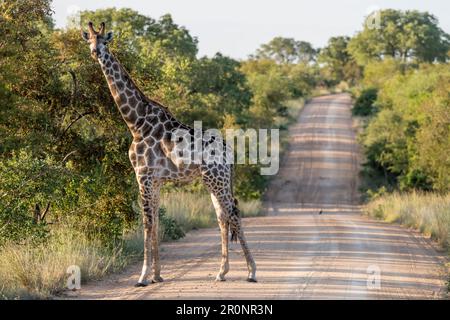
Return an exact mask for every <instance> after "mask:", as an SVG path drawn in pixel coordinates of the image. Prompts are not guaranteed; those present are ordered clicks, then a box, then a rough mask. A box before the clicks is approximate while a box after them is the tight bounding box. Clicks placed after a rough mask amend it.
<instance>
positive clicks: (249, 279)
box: [247, 278, 258, 282]
mask: <svg viewBox="0 0 450 320" xmlns="http://www.w3.org/2000/svg"><path fill="white" fill-rule="evenodd" d="M247 282H258V281H256V279H254V278H247Z"/></svg>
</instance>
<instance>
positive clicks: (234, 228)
mask: <svg viewBox="0 0 450 320" xmlns="http://www.w3.org/2000/svg"><path fill="white" fill-rule="evenodd" d="M88 30H89V31H88V32H84V31H82V37H83V39H84V40H85V41H86V42H88V43H89V47H90V50H91V56H92V58H93V59H94V60H97V61H98V62H99V63H100V66H101V69H102V71H103V74H104V75H105V78H106V81H107V83H108V86H109V89H110V91H111V94H112V96H113V98H114V101H115V103H116V105H117V107H118V108H119V111H120V113H121V115H122V118H123V119H124V121H125V123H126V124H127V126H128V128H129V130H130V131H131V134H132V135H133V142H132V144H131V146H130V149H129V158H130V161H131V164H132V166H133V168H134V171H135V174H136V179H137V182H138V184H139V191H140V196H141V199H142V204H143V221H144V263H143V267H142V272H141V276H140V278H139V281H138V283H137V284H136V286H146V285H147V284H148V278H149V276H150V268H152V271H153V277H152V279H151V282H161V281H163V279H162V278H161V275H160V271H161V267H160V262H159V251H158V250H159V248H158V247H159V244H158V224H159V221H158V210H159V198H160V188H161V185H162V184H164V183H165V182H167V181H192V180H193V179H195V178H197V177H201V178H202V181H203V183H204V184H205V186H206V188H207V189H208V190H209V192H210V194H211V199H212V202H213V205H214V208H215V210H216V214H217V219H218V222H219V227H220V231H221V237H222V262H221V266H220V270H219V273H218V274H217V277H216V280H217V281H224V280H225V275H226V274H227V273H228V270H229V261H228V260H229V259H228V233H229V232H231V240H232V241H237V240H238V239H239V242H240V244H241V247H242V250H243V252H244V255H245V259H246V262H247V267H248V277H247V280H248V281H250V282H256V264H255V261H254V260H253V257H252V254H251V253H250V250H249V248H248V245H247V241H246V239H245V236H244V231H243V229H242V225H241V218H240V213H239V209H238V207H237V200H236V199H235V197H234V196H233V187H232V165H231V164H228V163H222V162H211V161H207V162H206V161H204V160H202V161H201V162H200V163H197V162H193V163H188V164H186V163H181V162H179V161H177V159H176V157H174V156H173V155H174V151H175V146H174V143H173V140H172V137H173V135H174V134H176V132H179V131H180V130H184V132H187V134H188V135H191V137H190V138H191V139H190V141H193V140H194V138H195V137H194V130H193V129H192V128H190V127H188V126H186V125H185V124H183V123H181V122H180V121H178V120H177V119H176V118H175V117H174V116H173V115H172V114H171V113H170V111H169V110H168V109H167V108H166V107H164V106H162V105H161V104H159V103H157V102H156V101H154V100H152V99H149V98H148V97H146V96H145V95H144V93H143V92H142V91H141V90H140V89H139V88H138V87H137V85H136V84H135V83H134V81H133V80H132V79H131V77H130V75H129V74H128V73H127V72H126V70H125V68H124V67H123V66H122V65H121V64H120V62H119V61H118V60H117V59H116V58H115V57H114V55H113V54H112V53H111V52H110V51H109V49H108V47H107V44H108V43H109V42H110V41H111V40H112V37H113V34H112V32H108V33H106V34H105V23H104V22H102V24H101V26H100V29H99V31H98V32H97V31H95V30H94V27H93V24H92V22H89V26H88ZM211 143H212V141H211V140H209V139H207V141H205V140H203V141H202V144H203V149H202V150H204V149H205V148H207V147H208V145H211ZM226 152H227V151H226V148H225V151H224V153H226ZM193 153H195V151H193ZM196 156H197V157H198V156H199V155H195V154H193V157H196ZM200 157H201V155H200ZM225 157H226V155H225ZM201 159H202V157H201ZM150 260H152V261H150Z"/></svg>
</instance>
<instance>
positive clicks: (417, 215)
mask: <svg viewBox="0 0 450 320" xmlns="http://www.w3.org/2000/svg"><path fill="white" fill-rule="evenodd" d="M366 212H367V214H368V215H369V216H372V217H375V218H377V219H382V220H385V221H387V222H397V223H400V224H403V225H405V226H408V227H411V228H415V229H418V230H420V232H422V233H423V234H425V235H427V236H430V237H431V238H432V239H433V240H435V241H437V242H438V243H439V244H440V245H442V246H444V247H447V248H449V247H450V246H449V245H450V243H449V241H450V238H449V232H450V194H446V195H439V194H435V193H420V192H411V193H392V194H385V195H381V196H378V197H376V198H375V199H374V200H372V201H370V202H369V203H368V204H367V206H366Z"/></svg>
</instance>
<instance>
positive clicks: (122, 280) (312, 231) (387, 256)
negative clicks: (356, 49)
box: [76, 94, 445, 299]
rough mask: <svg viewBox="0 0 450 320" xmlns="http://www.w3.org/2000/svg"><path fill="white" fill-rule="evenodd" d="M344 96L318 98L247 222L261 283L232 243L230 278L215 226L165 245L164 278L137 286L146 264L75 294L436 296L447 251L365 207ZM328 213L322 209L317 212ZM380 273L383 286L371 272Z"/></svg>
mask: <svg viewBox="0 0 450 320" xmlns="http://www.w3.org/2000/svg"><path fill="white" fill-rule="evenodd" d="M350 108H351V100H350V97H349V96H348V95H346V94H338V95H329V96H323V97H319V98H315V99H313V100H312V101H310V103H308V104H307V105H306V106H305V107H304V109H303V110H302V112H301V114H300V117H299V119H298V123H297V124H296V125H294V126H293V127H292V128H291V130H290V136H291V144H290V147H289V150H288V151H287V152H286V154H285V156H284V158H283V162H282V167H281V169H280V172H279V174H278V175H277V177H276V178H274V180H273V181H272V184H271V186H270V188H269V192H268V194H267V196H266V202H265V203H266V208H267V209H266V210H267V211H268V214H267V216H264V217H258V218H248V219H244V226H245V231H246V235H247V239H248V242H249V245H250V248H251V249H252V251H253V254H254V257H255V260H256V263H257V266H258V272H257V277H258V283H248V282H246V281H245V278H246V275H247V272H246V266H245V262H244V257H243V255H242V252H241V250H240V247H239V245H237V244H232V245H231V251H230V272H229V274H228V275H227V281H226V282H214V278H215V275H216V272H217V271H218V268H219V263H220V236H219V231H218V228H211V229H204V230H197V231H193V232H190V233H189V234H188V235H187V237H186V238H184V239H182V240H181V241H178V242H172V243H165V244H163V245H162V276H163V277H164V278H165V282H163V283H158V284H153V285H150V286H148V287H146V288H134V287H133V285H134V284H135V283H136V281H137V279H138V276H139V273H140V267H141V264H140V263H139V264H137V265H134V266H131V267H130V268H128V269H127V270H126V271H125V272H123V273H121V274H115V275H112V276H110V277H108V278H106V279H104V280H102V281H99V282H91V283H89V284H87V285H85V286H83V287H82V289H81V290H80V291H78V293H77V294H76V297H77V298H81V299H254V298H256V299H436V298H441V297H443V295H444V292H445V276H444V270H443V268H442V263H443V261H445V254H444V253H440V252H438V251H436V250H435V248H434V246H433V244H432V243H431V242H430V241H429V240H427V239H425V238H423V237H422V236H421V235H420V234H418V233H417V232H415V231H411V230H407V229H405V228H403V227H400V226H398V225H390V224H387V223H383V222H379V221H374V220H371V219H369V218H367V217H365V216H363V215H361V211H360V207H359V206H358V201H357V199H358V194H357V186H358V175H357V173H358V166H359V152H358V145H357V143H356V141H355V133H354V129H353V128H352V120H351V115H350ZM320 211H322V214H319V212H320ZM377 270H378V271H380V277H379V279H380V282H379V285H377V284H378V282H377V279H378V278H377V277H376V276H374V275H373V274H372V273H371V272H376V271H377Z"/></svg>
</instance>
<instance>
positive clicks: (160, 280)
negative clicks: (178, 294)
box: [152, 277, 164, 283]
mask: <svg viewBox="0 0 450 320" xmlns="http://www.w3.org/2000/svg"><path fill="white" fill-rule="evenodd" d="M158 282H164V279H163V278H162V277H154V278H153V279H152V283H158Z"/></svg>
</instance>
